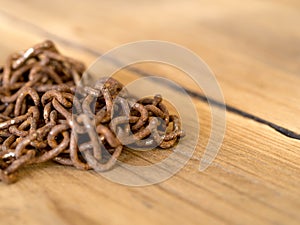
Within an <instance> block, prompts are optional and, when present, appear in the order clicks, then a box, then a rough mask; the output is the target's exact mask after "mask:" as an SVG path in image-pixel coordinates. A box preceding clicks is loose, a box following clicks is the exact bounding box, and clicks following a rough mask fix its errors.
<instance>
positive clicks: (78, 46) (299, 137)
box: [0, 10, 300, 140]
mask: <svg viewBox="0 0 300 225" xmlns="http://www.w3.org/2000/svg"><path fill="white" fill-rule="evenodd" d="M0 14H2V15H4V16H6V17H8V19H11V20H13V21H16V20H17V21H18V22H20V23H21V24H23V25H24V26H26V27H30V28H31V29H32V30H34V31H36V32H37V33H39V34H41V35H42V36H47V37H49V38H52V39H54V40H56V41H57V42H60V43H62V44H64V45H66V46H70V47H73V48H75V49H78V50H81V51H84V52H86V53H89V54H90V55H94V56H101V55H102V53H101V52H99V51H96V50H93V49H91V48H89V47H86V46H84V45H81V44H78V43H74V42H72V41H69V40H66V39H65V38H62V37H60V36H57V35H55V34H53V33H50V32H48V31H46V30H45V29H43V28H41V27H39V26H37V25H35V24H32V23H30V22H28V21H25V20H23V19H20V18H17V17H15V16H14V15H11V14H9V13H7V12H5V11H3V10H0ZM105 59H106V60H107V61H109V62H112V63H114V64H116V65H118V64H119V62H118V61H117V60H115V59H112V58H108V57H106V58H105ZM127 70H129V71H131V72H135V73H136V74H137V75H140V76H153V75H152V74H149V73H146V72H144V71H141V70H138V69H135V68H129V69H127ZM167 86H169V87H171V85H167ZM172 88H173V89H174V88H176V87H175V86H173V87H172ZM176 89H177V88H176ZM184 89H185V91H186V92H187V93H188V94H190V95H191V96H193V97H195V98H197V99H199V100H201V101H203V102H208V100H209V101H210V102H211V103H212V105H214V106H217V107H219V108H225V107H226V110H227V111H228V112H232V113H234V114H237V115H240V116H242V117H245V118H248V119H251V120H254V121H256V122H258V123H261V124H264V125H267V126H269V127H271V128H273V129H274V130H276V131H277V132H279V133H280V134H282V135H284V136H286V137H289V138H292V139H296V140H300V134H298V133H296V132H294V131H292V130H289V129H287V128H284V127H282V126H279V125H277V124H275V123H272V122H270V121H267V120H265V119H262V118H260V117H258V116H255V115H253V114H250V113H247V112H244V111H242V110H240V109H238V108H235V107H233V106H230V105H228V104H223V103H221V102H218V101H216V100H214V99H211V98H209V97H206V96H204V95H202V94H200V93H197V92H195V91H192V90H189V89H187V88H184Z"/></svg>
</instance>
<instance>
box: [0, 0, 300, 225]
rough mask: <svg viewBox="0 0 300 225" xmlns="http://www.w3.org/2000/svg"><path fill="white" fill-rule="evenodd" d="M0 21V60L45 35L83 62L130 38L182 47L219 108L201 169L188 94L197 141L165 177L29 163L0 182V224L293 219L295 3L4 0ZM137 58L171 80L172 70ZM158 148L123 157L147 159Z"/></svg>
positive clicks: (203, 119) (298, 109) (299, 12)
mask: <svg viewBox="0 0 300 225" xmlns="http://www.w3.org/2000/svg"><path fill="white" fill-rule="evenodd" d="M0 21H1V23H0V24H1V25H0V27H1V29H0V34H1V43H0V50H1V55H0V62H1V64H3V63H4V60H5V58H6V57H7V56H8V55H9V54H10V53H11V52H14V51H16V50H21V49H25V48H27V47H30V46H32V45H33V44H35V43H37V42H41V41H42V40H44V39H51V40H53V41H55V42H56V43H57V45H58V47H59V48H60V49H61V50H62V52H63V53H65V54H67V55H70V56H72V57H75V58H78V59H80V60H82V61H84V62H85V63H86V64H87V65H89V64H90V63H91V62H93V60H95V59H96V58H97V57H98V56H99V54H101V53H104V52H106V51H108V50H110V49H112V48H114V47H117V46H119V45H120V44H125V43H128V42H132V41H137V40H145V39H158V40H165V41H169V42H174V43H177V44H180V45H183V46H185V47H187V48H189V49H191V50H192V51H194V52H195V53H196V54H198V55H199V56H200V57H202V58H203V59H204V60H205V61H206V63H207V64H208V65H209V66H210V67H211V69H212V70H213V71H214V72H215V74H216V78H217V80H218V82H219V83H220V86H221V88H222V91H223V93H224V97H225V101H226V104H227V106H228V111H227V121H226V122H227V129H226V134H225V138H224V142H223V144H222V147H221V149H220V151H219V154H218V155H217V157H216V159H215V160H214V161H213V163H212V164H211V165H210V167H209V168H208V169H207V170H205V171H204V172H199V171H198V167H199V160H200V158H201V156H202V154H203V152H204V150H205V146H206V144H207V142H208V139H209V135H210V121H211V118H210V108H209V107H208V105H207V103H206V102H205V101H203V100H201V99H199V98H197V96H194V97H193V98H194V99H193V100H194V101H195V102H197V104H196V105H197V110H198V112H199V120H200V124H201V133H200V138H199V143H198V146H197V148H196V151H195V153H194V155H193V157H192V158H191V159H190V160H189V162H188V163H187V165H186V166H185V167H184V168H183V169H182V170H180V172H178V173H177V174H176V175H175V176H173V177H172V178H170V179H168V180H167V181H164V182H162V183H159V184H155V185H150V186H147V187H138V188H137V187H136V188H134V187H128V186H124V185H119V184H116V183H113V182H110V181H108V180H106V179H105V178H103V177H101V176H99V175H98V174H97V173H95V172H86V171H79V170H76V169H74V168H69V167H63V166H59V165H57V164H53V163H46V164H43V165H38V166H32V167H27V168H25V169H24V170H22V171H21V173H20V180H19V181H18V182H17V183H15V184H13V185H9V186H8V185H5V184H3V183H1V184H0V209H1V210H0V216H1V220H0V224H14V225H15V224H30V225H34V224H72V225H74V224H118V225H120V224H164V225H165V224H243V225H244V224H299V223H300V214H299V211H300V175H299V174H300V169H299V168H300V165H299V162H300V148H299V144H300V142H299V139H300V120H299V118H298V117H299V113H300V89H299V88H300V63H299V62H300V32H299V21H300V3H299V1H296V0H286V1H279V0H273V1H271V0H265V1H261V0H244V1H239V0H230V1H228V0H214V1H209V0H201V1H200V0H199V1H197V0H194V1H193V0H191V1H171V0H162V1H120V0H114V1H96V0H86V1H79V0H75V1H71V0H64V1H59V0H51V1H38V0H27V1H20V0H19V1H4V0H1V1H0ZM137 67H139V70H141V71H145V72H149V73H152V74H156V75H160V76H164V77H167V78H169V79H173V80H174V78H176V77H178V74H179V73H180V72H179V71H176V70H173V69H171V68H164V67H161V66H153V65H147V64H145V65H139V66H137ZM127 76H128V79H129V77H138V76H139V74H136V73H134V72H132V71H125V72H124V75H123V76H122V77H123V79H124V80H126V79H127ZM181 85H182V86H183V87H184V88H186V89H187V90H190V89H193V87H192V86H190V85H188V84H187V83H185V82H184V81H183V82H181ZM183 141H184V140H183ZM164 154H165V153H163V152H161V151H151V152H145V153H134V152H133V153H127V156H126V157H127V158H128V161H130V162H131V163H136V164H139V163H140V164H143V163H144V164H145V163H152V162H155V161H158V160H160V159H162V158H163V157H164Z"/></svg>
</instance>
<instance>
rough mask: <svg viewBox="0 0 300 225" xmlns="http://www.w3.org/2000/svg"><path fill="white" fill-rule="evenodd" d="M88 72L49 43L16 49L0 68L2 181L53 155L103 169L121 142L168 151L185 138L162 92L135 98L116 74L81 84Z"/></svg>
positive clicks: (82, 166)
mask: <svg viewBox="0 0 300 225" xmlns="http://www.w3.org/2000/svg"><path fill="white" fill-rule="evenodd" d="M84 70H85V66H84V65H83V64H82V63H81V62H78V61H76V60H74V59H71V58H69V57H65V56H63V55H61V54H60V53H59V52H58V50H57V49H56V47H55V46H54V44H53V43H52V42H51V41H45V42H43V43H41V44H38V45H35V46H34V47H32V48H29V49H28V50H26V51H24V52H20V53H16V54H12V55H11V56H10V57H9V58H8V59H7V62H6V64H5V66H4V67H3V68H0V144H1V145H0V180H1V181H3V182H6V183H12V182H14V181H15V180H16V172H17V170H18V169H20V168H21V167H23V166H25V165H29V164H36V163H42V162H46V161H49V160H53V161H55V162H58V163H60V164H63V165H70V166H74V167H76V168H78V169H84V170H87V169H95V170H97V171H105V170H108V169H110V168H111V167H112V166H113V165H114V164H115V162H116V160H117V158H118V156H119V155H120V153H121V151H122V149H123V146H124V145H126V146H130V147H131V146H132V147H133V148H138V149H139V150H143V149H146V150H147V149H149V148H152V147H156V146H159V147H161V148H169V147H172V146H174V145H175V144H176V142H177V141H178V139H179V138H180V137H181V136H182V135H183V132H182V130H181V124H180V120H179V118H178V117H177V116H175V115H169V112H168V109H167V107H166V106H165V105H164V104H163V103H162V97H161V96H160V95H156V96H154V97H153V98H144V99H141V100H139V101H135V100H133V99H132V98H129V96H127V94H124V93H126V92H123V90H122V89H123V86H122V85H121V84H120V83H119V82H118V81H116V80H114V79H113V78H107V79H101V80H99V81H98V82H97V83H96V85H95V86H94V87H90V86H83V85H81V83H80V80H81V76H82V74H83V72H84ZM120 93H122V94H120ZM115 100H117V101H115Z"/></svg>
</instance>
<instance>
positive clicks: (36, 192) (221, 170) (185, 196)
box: [0, 26, 299, 224]
mask: <svg viewBox="0 0 300 225" xmlns="http://www.w3.org/2000/svg"><path fill="white" fill-rule="evenodd" d="M4 31H5V33H6V35H7V37H9V39H6V40H7V41H6V42H3V45H6V46H11V47H7V50H8V52H11V51H14V49H15V45H11V44H10V43H11V41H12V39H13V38H14V35H15V34H18V35H20V36H21V37H23V34H22V32H21V31H20V30H18V32H17V33H14V32H15V31H13V29H11V28H9V26H8V28H7V29H6V30H5V29H4ZM10 32H11V33H10ZM26 35H27V34H26V33H24V36H26ZM3 36H5V35H3ZM27 37H28V39H27V41H25V40H23V43H22V46H21V44H18V45H20V48H23V47H24V45H25V44H26V46H30V45H32V44H33V43H34V42H36V41H37V40H40V37H36V36H35V35H28V36H27ZM15 40H16V41H18V40H21V39H20V37H18V38H16V39H15ZM5 43H6V44H5ZM69 51H70V52H72V55H73V53H74V54H76V55H77V54H78V55H79V56H80V57H83V58H85V57H86V58H89V57H88V56H87V55H86V54H83V53H82V52H78V51H76V50H71V49H69ZM3 54H4V52H3ZM5 55H6V54H5ZM123 73H125V72H124V71H123ZM122 76H123V77H124V79H129V76H135V75H134V74H130V73H126V74H125V75H124V74H122ZM126 76H127V77H126ZM120 77H121V76H120ZM197 103H198V104H197V106H198V107H199V111H200V112H201V113H202V116H200V119H201V124H202V127H203V130H202V133H201V137H200V140H201V141H200V145H201V146H199V147H198V148H197V149H196V153H195V156H194V157H193V159H192V160H191V161H190V162H189V164H188V165H187V166H186V167H185V168H184V169H183V170H182V171H181V172H180V173H179V174H178V175H176V176H175V177H173V178H172V179H170V180H168V181H166V182H164V183H162V184H160V185H157V186H151V187H146V188H140V189H139V188H134V189H131V188H127V187H123V186H119V185H114V184H112V183H110V182H108V181H106V180H105V179H103V178H101V177H98V176H96V174H94V173H87V172H82V171H77V170H74V169H71V168H62V167H61V166H54V167H53V165H50V164H47V167H46V168H45V167H42V166H38V167H40V168H39V169H40V170H34V168H28V169H27V170H26V171H25V172H24V173H23V174H22V175H23V176H24V177H23V178H24V179H21V180H20V182H19V183H17V184H16V185H15V186H9V187H6V186H3V185H1V186H2V187H1V189H2V190H1V195H0V196H1V199H3V201H1V208H2V209H4V210H3V211H2V213H3V216H4V215H5V217H4V218H5V219H4V220H6V222H9V221H10V222H11V223H13V222H15V221H14V219H13V216H15V215H16V214H17V215H18V216H20V217H21V218H22V219H24V220H25V221H28V222H27V223H28V224H40V223H41V222H45V223H48V224H52V223H53V221H55V222H57V223H59V224H68V223H72V224H76V221H77V223H78V224H82V223H83V222H84V221H88V222H89V223H91V224H92V223H94V224H98V223H100V222H102V223H107V224H120V223H121V224H127V223H129V222H131V223H132V220H134V222H140V223H145V224H153V223H158V224H170V223H173V224H174V221H176V222H178V223H183V222H188V223H191V224H192V223H194V224H199V223H201V222H205V223H207V224H210V223H211V224H215V223H227V224H228V223H236V224H241V223H243V224H250V223H251V224H252V223H254V222H255V223H261V224H263V223H264V224H267V223H270V224H271V223H275V222H280V221H281V222H284V223H289V224H292V223H294V224H297V222H298V221H299V216H298V211H299V190H298V188H297V187H298V186H297V184H298V183H299V176H298V173H297V172H298V171H299V167H298V162H299V153H298V151H297V146H298V142H297V141H294V140H290V139H288V138H285V137H283V136H282V135H280V134H278V133H276V132H275V131H273V130H272V129H269V128H268V127H265V126H263V125H261V124H257V123H255V122H252V121H249V120H245V119H244V118H241V117H239V116H236V115H232V114H229V115H228V132H227V134H226V137H225V142H224V145H223V147H222V149H221V151H220V154H219V155H218V157H217V159H216V161H215V162H214V164H213V165H212V167H211V168H209V170H207V171H205V173H199V172H198V171H197V168H198V164H199V161H198V160H199V157H200V152H203V149H204V147H205V143H206V141H207V138H208V135H209V119H208V118H209V109H208V108H207V106H206V105H205V104H204V103H199V102H197ZM245 126H247V127H246V128H245ZM160 154H161V153H160ZM160 154H159V153H157V154H153V153H150V152H149V153H146V154H145V155H143V154H142V155H141V154H138V156H139V157H141V159H140V158H139V157H132V156H129V159H130V160H132V163H135V164H138V163H145V160H150V161H153V160H155V157H157V158H158V159H157V160H159V159H161V158H162V157H163V155H160ZM129 155H130V154H129ZM143 158H144V159H143ZM139 160H140V161H139ZM129 162H130V161H129ZM54 174H55V175H56V176H53V175H54ZM93 174H94V175H93ZM21 178H22V177H21ZM65 190H70V191H68V193H67V194H66V193H65ZM87 190H88V191H87ZM109 193H114V195H112V196H111V195H109ZM83 199H86V200H83ZM74 203H75V204H74ZM76 203H77V204H76ZM78 203H80V204H78ZM104 206H106V207H107V208H105V207H104ZM99 208H100V209H99ZM116 212H119V214H118V216H116ZM162 212H163V213H162ZM49 218H51V220H49ZM128 218H130V220H129V219H128Z"/></svg>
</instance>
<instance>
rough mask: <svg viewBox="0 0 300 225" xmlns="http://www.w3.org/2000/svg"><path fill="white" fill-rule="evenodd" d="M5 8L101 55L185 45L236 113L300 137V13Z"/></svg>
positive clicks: (107, 6) (271, 7) (235, 7)
mask: <svg viewBox="0 0 300 225" xmlns="http://www.w3.org/2000/svg"><path fill="white" fill-rule="evenodd" d="M31 5H33V6H34V7H31ZM68 5H72V6H73V7H72V8H70V7H68ZM91 6H93V7H91ZM1 7H2V8H1V9H2V11H4V12H7V13H9V14H10V15H14V16H17V17H18V18H20V19H22V20H24V21H28V22H29V23H30V24H34V25H37V26H39V27H40V28H41V30H42V29H44V30H47V31H49V32H50V33H53V34H59V36H63V37H64V38H66V39H67V40H69V41H73V42H75V43H77V44H79V45H81V44H82V45H84V46H88V47H89V48H91V49H93V50H98V51H101V52H105V51H107V50H109V49H110V48H112V47H115V46H117V45H119V44H123V43H126V42H129V41H135V40H142V39H162V40H168V41H173V42H175V43H178V44H182V45H184V46H186V47H188V48H190V49H192V50H193V51H195V52H196V53H197V54H199V55H200V56H201V57H203V58H204V59H205V61H207V63H208V64H209V65H210V66H211V68H212V69H213V70H214V71H215V73H216V76H217V79H218V81H219V82H220V84H221V87H222V89H223V91H224V95H225V99H226V102H227V103H228V104H229V105H232V106H235V107H238V108H240V109H242V110H244V111H246V112H250V113H254V114H255V115H256V116H259V117H262V118H268V119H269V120H270V121H271V122H274V123H276V124H278V125H281V126H283V127H286V128H290V129H291V130H294V131H295V132H298V133H299V132H300V124H299V122H298V121H297V120H296V119H295V118H296V117H297V115H298V112H299V110H300V108H299V107H300V104H299V99H300V92H299V91H298V86H299V83H300V78H299V76H297V74H299V65H298V63H297V55H299V52H300V49H299V46H300V45H299V32H298V29H297V24H296V23H294V21H298V20H299V19H300V18H299V10H298V8H297V7H291V6H289V5H288V4H282V3H280V2H266V1H265V2H261V1H247V2H244V1H243V2H240V1H237V0H232V1H231V4H230V5H228V1H223V0H218V1H215V2H211V1H189V2H188V3H183V2H182V3H180V2H176V4H174V3H173V2H172V3H171V2H170V1H160V2H159V3H156V4H152V3H151V4H150V3H144V4H136V3H135V2H126V3H125V2H122V1H112V2H99V1H90V2H88V3H87V2H84V3H83V2H80V1H78V2H76V4H74V2H73V1H70V2H69V1H66V2H63V3H62V2H60V1H51V2H47V3H41V2H39V1H34V0H31V1H27V2H26V3H25V2H14V1H10V2H3V4H1ZM112 9H113V12H112V11H111V10H112ZM53 15H55V18H54V17H53ZM278 17H280V18H281V19H280V20H278V19H277V18H278ZM95 21H96V22H95ZM274 21H276V23H274ZM128 24H129V25H128ZM277 26H279V27H280V29H276V28H277ZM29 27H30V26H29ZM147 70H148V68H147ZM183 84H184V83H183ZM287 90H288V91H287ZM245 102H247V104H245Z"/></svg>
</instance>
